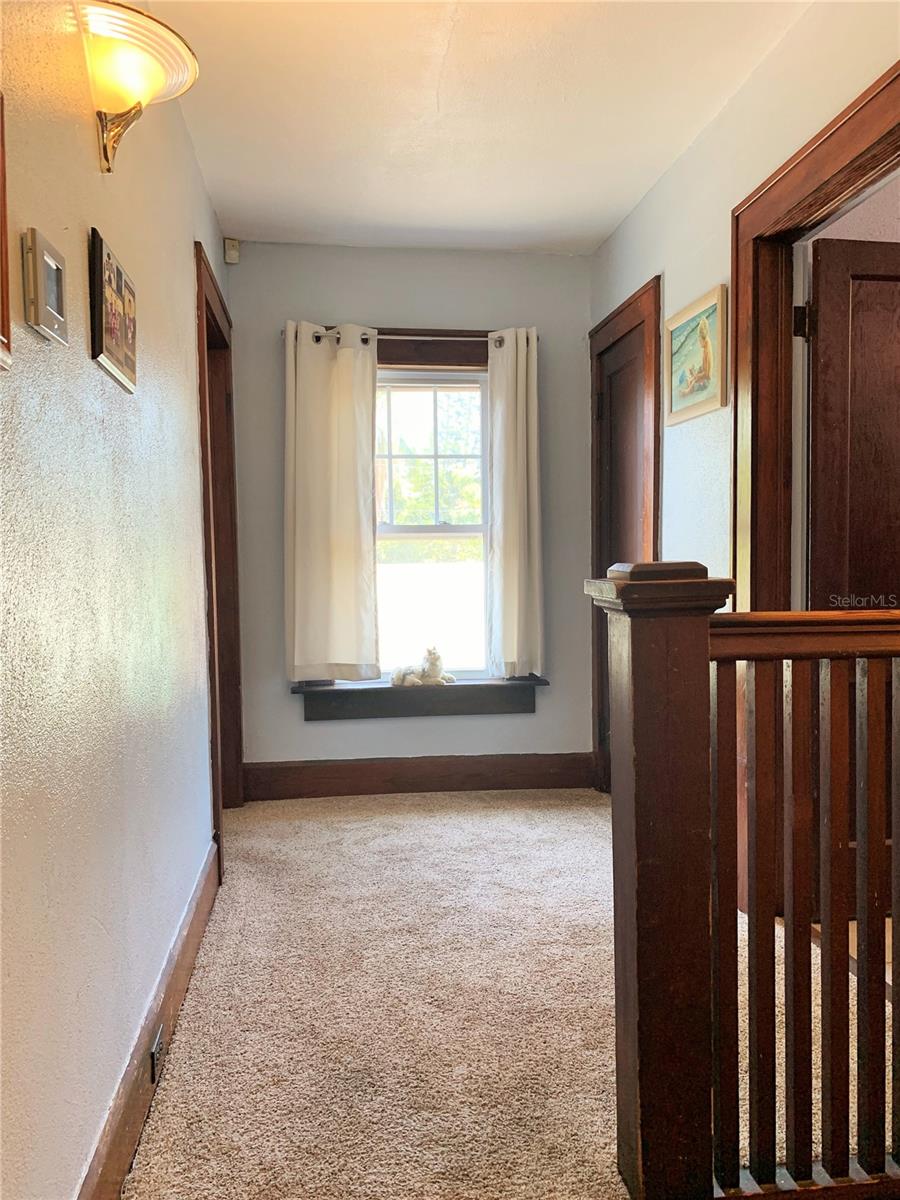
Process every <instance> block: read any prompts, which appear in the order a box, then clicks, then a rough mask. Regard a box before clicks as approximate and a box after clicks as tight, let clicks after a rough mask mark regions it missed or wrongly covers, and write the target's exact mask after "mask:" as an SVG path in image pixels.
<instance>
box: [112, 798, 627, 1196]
mask: <svg viewBox="0 0 900 1200" xmlns="http://www.w3.org/2000/svg"><path fill="white" fill-rule="evenodd" d="M227 816H228V820H227V826H226V831H225V833H226V842H225V848H226V870H227V876H226V883H225V886H224V887H223V888H222V890H221V891H220V893H219V898H218V901H217V903H216V907H215V910H214V912H213V915H212V919H211V921H210V925H209V930H208V933H207V936H206V939H205V941H204V943H203V946H202V948H201V951H200V956H199V959H198V962H197V968H196V971H195V973H194V977H193V980H192V982H191V986H190V989H189V991H188V995H187V999H186V1000H185V1004H184V1007H183V1009H182V1013H181V1018H180V1022H179V1026H178V1031H177V1033H176V1035H175V1038H174V1040H173V1042H172V1045H171V1048H170V1051H169V1056H168V1061H167V1063H166V1068H165V1071H164V1073H163V1079H162V1082H161V1084H160V1087H159V1090H158V1093H157V1097H156V1100H155V1102H154V1105H153V1109H152V1112H151V1116H150V1120H149V1122H148V1124H147V1127H146V1129H145V1132H144V1136H143V1139H142V1141H141V1145H140V1148H139V1151H138V1155H137V1159H136V1161H135V1167H134V1171H133V1173H132V1175H131V1177H130V1180H129V1182H128V1185H127V1188H126V1192H125V1195H126V1197H127V1198H128V1200H238V1198H239V1200H252V1198H255V1197H260V1198H262V1197H265V1198H266V1200H307V1198H309V1200H356V1198H358V1197H365V1198H366V1200H413V1198H415V1200H469V1198H471V1200H476V1198H477V1200H506V1198H509V1200H551V1198H553V1200H588V1198H590V1200H619V1198H620V1197H623V1198H624V1197H625V1196H626V1193H625V1190H624V1188H623V1186H622V1184H621V1183H620V1181H619V1179H618V1176H617V1174H616V1169H615V1093H614V1062H615V1060H614V1028H613V973H612V962H613V944H612V880H611V850H610V830H609V812H608V809H607V808H606V807H605V806H604V805H603V803H602V801H601V800H600V798H599V797H598V796H597V795H596V793H593V792H523V793H467V794H451V795H429V796H408V797H401V796H390V797H375V798H365V799H361V798H354V799H347V800H310V801H285V802H274V803H265V804H253V805H248V806H247V807H246V808H244V809H240V810H237V811H233V812H230V813H228V814H227Z"/></svg>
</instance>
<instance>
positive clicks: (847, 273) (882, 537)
mask: <svg viewBox="0 0 900 1200" xmlns="http://www.w3.org/2000/svg"><path fill="white" fill-rule="evenodd" d="M809 353H810V372H809V375H810V396H809V430H810V483H809V607H810V608H812V609H834V608H845V609H848V610H855V609H865V608H885V607H886V608H896V607H898V606H900V243H895V242H857V241H839V240H836V239H835V240H831V239H827V238H821V239H819V240H818V241H816V242H814V243H813V273H812V312H811V321H810V345H809ZM886 703H887V704H888V706H889V705H890V696H889V695H888V696H887V697H886ZM848 704H849V711H850V715H851V722H852V723H853V725H854V726H855V725H856V715H855V714H856V705H857V688H856V682H855V680H854V679H851V680H850V695H849V697H848ZM887 749H888V753H887V757H886V763H885V767H886V771H887V780H886V785H887V787H888V794H890V774H891V762H890V759H891V755H890V747H889V746H888V748H887ZM848 753H849V760H850V762H849V778H850V780H851V781H853V780H855V778H856V757H857V753H858V748H857V745H856V742H855V739H854V738H851V739H850V745H849V747H848ZM855 808H856V805H855V803H852V804H851V809H850V815H851V824H852V829H851V844H850V847H849V852H850V855H851V865H850V871H851V877H853V876H854V875H855V852H856V837H855V825H856V813H855ZM885 833H886V836H888V837H889V836H890V833H891V828H890V809H888V813H887V828H886V830H885ZM888 861H889V856H888ZM885 884H886V886H887V881H885ZM889 893H890V888H889V886H888V894H889Z"/></svg>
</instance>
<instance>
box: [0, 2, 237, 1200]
mask: <svg viewBox="0 0 900 1200" xmlns="http://www.w3.org/2000/svg"><path fill="white" fill-rule="evenodd" d="M2 18H3V90H4V93H5V97H6V133H7V139H6V140H7V162H8V173H9V178H8V185H9V231H10V238H11V243H12V244H11V251H12V253H11V262H10V268H11V270H10V277H11V285H12V312H13V368H12V371H11V372H8V373H7V372H3V371H0V447H2V449H0V472H2V522H3V528H2V553H3V664H4V670H3V680H2V714H3V731H2V733H3V780H2V782H3V788H2V790H3V813H2V816H3V827H2V833H3V845H2V852H3V859H2V867H3V870H2V875H3V893H2V895H3V909H2V914H3V922H2V953H3V1005H2V1035H3V1036H2V1041H3V1092H2V1100H3V1109H2V1135H3V1153H2V1188H0V1190H2V1194H3V1196H4V1197H9V1200H71V1197H73V1196H74V1195H75V1194H76V1192H77V1190H78V1186H79V1182H80V1179H81V1176H82V1173H83V1171H84V1169H85V1167H86V1165H87V1162H88V1159H89V1156H90V1154H91V1152H92V1149H93V1146H94V1143H95V1140H96V1138H97V1136H98V1134H99V1132H100V1130H101V1127H102V1125H103V1122H104V1119H105V1117H106V1112H107V1108H108V1106H109V1103H110V1101H111V1100H112V1097H113V1094H114V1092H115V1088H116V1085H117V1083H118V1081H119V1078H120V1075H121V1073H122V1070H123V1068H124V1067H125V1064H126V1062H127V1060H128V1057H129V1054H130V1051H131V1048H132V1046H133V1044H134V1039H135V1036H136V1034H137V1031H138V1029H139V1027H140V1024H141V1021H142V1018H143V1016H144V1012H145V1009H146V1006H147V1003H148V1001H149V999H150V997H151V995H152V993H153V991H154V988H155V985H156V981H157V978H158V975H159V972H160V969H161V968H162V966H163V964H164V962H165V959H166V956H167V954H168V951H169V948H170V946H171V943H172V940H173V937H174V935H175V933H176V930H177V929H178V926H179V924H180V922H181V919H182V916H183V913H184V910H185V906H186V904H187V902H188V899H189V898H190V895H191V892H192V890H193V887H194V884H195V881H196V879H197V876H198V872H199V870H200V867H201V865H202V863H203V860H204V856H205V854H206V851H207V849H208V847H209V845H210V824H211V822H210V780H209V712H208V698H207V668H206V620H205V599H204V578H203V543H202V531H201V517H200V513H201V504H200V465H199V450H198V446H199V439H198V416H197V345H196V305H195V294H196V289H195V279H194V259H193V254H194V249H193V243H194V239H195V238H197V237H199V238H202V239H203V241H204V242H205V244H206V247H207V250H208V252H209V254H210V256H211V258H212V261H213V263H214V264H215V265H216V266H217V268H218V270H219V273H220V276H221V273H222V272H221V265H220V263H219V245H220V239H219V232H218V228H217V226H216V221H215V217H214V215H213V212H212V209H211V207H210V205H209V201H208V199H207V196H206V192H205V190H204V187H203V184H202V181H201V179H200V176H199V173H198V170H197V166H196V163H195V161H194V155H193V149H192V146H191V143H190V139H189V138H188V135H187V132H186V129H185V126H184V122H183V120H182V116H181V112H180V109H179V106H178V104H168V105H162V106H159V107H154V108H151V109H150V110H148V112H147V113H146V114H145V115H144V117H143V118H142V120H141V121H140V122H139V123H138V124H137V125H136V126H135V127H134V129H132V130H131V131H130V132H129V133H128V135H127V136H126V138H125V140H124V142H123V143H122V147H121V149H120V151H119V158H118V162H117V165H116V171H115V174H114V175H112V176H111V177H106V178H105V177H103V176H101V174H100V169H99V158H98V153H97V135H96V129H95V122H94V116H93V111H92V106H91V97H90V93H89V89H88V81H87V77H86V73H85V64H84V55H83V51H82V47H81V41H80V38H79V37H78V35H77V34H76V33H75V32H74V29H73V25H72V16H71V6H70V5H68V4H66V3H62V2H58V3H57V2H54V3H49V4H37V3H5V4H4V5H3V9H2ZM29 225H34V226H36V227H37V228H38V229H39V230H40V231H41V232H42V233H44V234H45V235H46V236H47V237H48V238H49V240H50V241H51V243H52V244H53V245H55V246H56V247H57V249H58V250H59V251H60V252H61V253H62V254H63V255H65V258H66V265H67V268H68V289H67V299H68V305H69V345H68V347H63V346H60V345H58V344H51V343H49V342H47V341H45V340H44V339H43V338H42V337H40V336H39V335H38V334H36V333H35V332H34V331H33V330H31V329H29V328H28V327H27V326H26V325H25V323H24V321H23V307H22V286H21V269H20V263H21V259H20V254H19V236H20V234H21V232H22V230H23V229H25V228H26V226H29ZM91 225H96V226H97V228H99V229H100V231H101V233H102V234H103V235H104V236H105V237H106V238H107V239H108V240H109V242H110V244H111V246H112V247H113V249H114V250H115V252H116V253H117V254H118V256H119V257H120V258H121V260H122V262H123V264H124V265H125V266H126V268H127V269H128V271H129V273H130V275H131V277H132V278H133V280H134V282H135V284H136V288H137V319H138V356H139V361H138V373H139V382H138V388H137V392H136V394H135V395H134V396H129V395H127V394H126V393H125V392H124V391H123V390H122V389H121V388H120V387H119V386H118V385H117V384H116V383H114V382H113V381H112V380H111V379H110V378H109V377H108V376H107V375H105V374H104V373H103V371H102V370H101V369H100V368H99V367H98V366H97V365H96V363H93V362H92V361H91V358H90V334H89V320H88V283H87V279H88V276H87V237H88V231H89V229H90V226H91Z"/></svg>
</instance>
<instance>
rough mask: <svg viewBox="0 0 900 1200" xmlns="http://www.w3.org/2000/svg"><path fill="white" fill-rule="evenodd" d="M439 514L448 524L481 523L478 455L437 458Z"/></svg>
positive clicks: (479, 461) (479, 460)
mask: <svg viewBox="0 0 900 1200" xmlns="http://www.w3.org/2000/svg"><path fill="white" fill-rule="evenodd" d="M438 487H439V488H440V501H441V503H440V518H441V521H442V522H446V523H447V524H448V525H480V524H481V459H480V458H442V459H440V460H439V461H438Z"/></svg>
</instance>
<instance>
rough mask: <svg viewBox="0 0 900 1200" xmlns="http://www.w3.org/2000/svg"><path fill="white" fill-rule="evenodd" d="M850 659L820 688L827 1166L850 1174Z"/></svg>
mask: <svg viewBox="0 0 900 1200" xmlns="http://www.w3.org/2000/svg"><path fill="white" fill-rule="evenodd" d="M849 692H850V662H849V661H848V660H847V659H845V658H836V659H832V660H830V661H827V660H826V661H823V662H822V664H821V667H820V686H819V864H820V866H819V871H820V917H821V924H822V954H821V972H822V986H821V1002H822V1164H823V1166H824V1167H825V1170H826V1171H827V1172H828V1174H829V1175H831V1177H832V1178H834V1179H839V1178H842V1177H844V1176H846V1175H848V1174H849V1171H850V1016H849V975H850V963H849V946H848V933H847V930H848V921H849V917H850V909H851V905H852V881H851V878H850V866H851V860H850V855H849V846H850V712H849Z"/></svg>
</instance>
